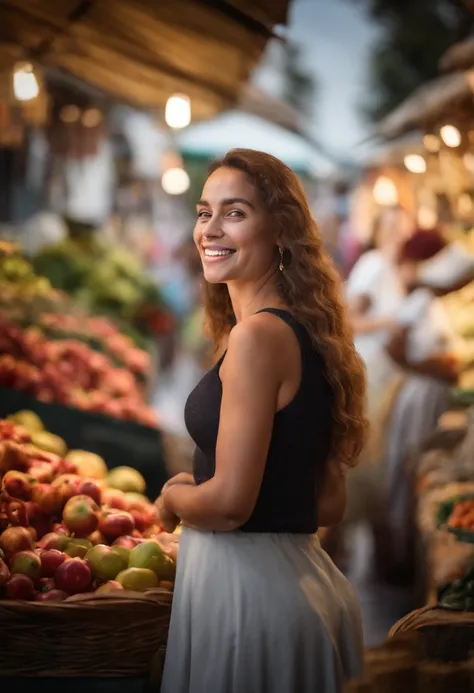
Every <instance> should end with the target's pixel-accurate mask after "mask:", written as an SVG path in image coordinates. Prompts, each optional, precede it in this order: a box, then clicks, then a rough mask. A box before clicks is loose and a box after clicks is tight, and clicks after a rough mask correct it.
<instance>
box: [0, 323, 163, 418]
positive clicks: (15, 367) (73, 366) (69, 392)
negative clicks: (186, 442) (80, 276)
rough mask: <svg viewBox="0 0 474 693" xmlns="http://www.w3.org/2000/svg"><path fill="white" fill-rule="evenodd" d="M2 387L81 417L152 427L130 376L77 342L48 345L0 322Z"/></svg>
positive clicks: (32, 332) (36, 333)
mask: <svg viewBox="0 0 474 693" xmlns="http://www.w3.org/2000/svg"><path fill="white" fill-rule="evenodd" d="M0 386H1V387H10V388H13V389H15V390H19V391H21V392H25V393H27V394H29V395H32V396H33V397H35V398H36V399H39V400H41V401H43V402H57V403H59V404H64V405H67V406H71V407H76V408H78V409H82V410H84V411H92V412H97V413H102V414H105V415H108V416H112V417H114V418H118V419H125V420H129V421H136V422H138V423H141V424H144V425H147V426H156V418H155V413H154V411H153V410H152V409H151V408H150V407H148V406H147V405H146V403H145V400H144V393H143V391H142V388H141V387H140V385H139V383H138V382H137V380H136V378H135V377H134V374H133V373H132V372H131V371H130V370H127V369H125V368H117V367H115V365H114V364H113V363H112V361H111V359H110V358H109V357H108V356H107V355H106V354H102V353H100V352H97V351H94V350H93V349H91V348H90V347H89V346H88V345H87V344H85V343H84V342H79V341H77V340H75V339H63V340H59V339H58V340H49V339H47V338H46V337H45V335H44V334H43V333H42V332H41V330H39V329H37V328H35V327H29V328H27V329H23V328H22V327H20V326H19V325H18V324H15V323H13V322H9V321H7V320H4V319H1V317H0Z"/></svg>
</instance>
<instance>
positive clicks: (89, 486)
mask: <svg viewBox="0 0 474 693" xmlns="http://www.w3.org/2000/svg"><path fill="white" fill-rule="evenodd" d="M78 490H79V493H80V494H81V495H83V496H89V498H92V500H94V501H95V502H96V503H97V505H100V504H101V502H102V489H101V488H100V486H99V484H98V483H97V482H96V481H94V479H84V480H83V481H81V483H80V484H79V489H78Z"/></svg>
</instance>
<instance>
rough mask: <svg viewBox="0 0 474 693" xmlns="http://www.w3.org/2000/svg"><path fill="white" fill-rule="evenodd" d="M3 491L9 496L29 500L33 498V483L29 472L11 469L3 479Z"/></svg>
mask: <svg viewBox="0 0 474 693" xmlns="http://www.w3.org/2000/svg"><path fill="white" fill-rule="evenodd" d="M2 492H3V494H4V495H5V496H6V497H7V498H16V499H18V500H23V501H27V500H30V499H31V493H32V483H31V479H30V477H29V476H28V474H25V473H24V472H17V471H9V472H7V473H6V474H5V476H4V477H3V480H2Z"/></svg>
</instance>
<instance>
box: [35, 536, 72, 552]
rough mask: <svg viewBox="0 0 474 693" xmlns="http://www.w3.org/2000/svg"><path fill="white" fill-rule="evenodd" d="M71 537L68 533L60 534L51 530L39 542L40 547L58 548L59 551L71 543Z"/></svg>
mask: <svg viewBox="0 0 474 693" xmlns="http://www.w3.org/2000/svg"><path fill="white" fill-rule="evenodd" d="M70 540H71V538H70V537H69V536H67V534H59V533H58V532H50V533H49V534H45V536H44V537H42V538H41V540H40V541H39V542H38V544H39V546H40V548H42V549H45V550H48V551H49V550H50V549H56V550H57V551H63V550H64V549H65V548H66V546H67V545H68V544H69V542H70Z"/></svg>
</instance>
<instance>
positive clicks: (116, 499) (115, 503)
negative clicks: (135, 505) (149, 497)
mask: <svg viewBox="0 0 474 693" xmlns="http://www.w3.org/2000/svg"><path fill="white" fill-rule="evenodd" d="M102 502H103V503H104V505H107V506H108V507H109V508H116V509H117V510H127V509H128V501H127V497H126V495H125V493H124V492H123V491H119V490H118V489H113V488H110V489H105V491H103V493H102Z"/></svg>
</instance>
